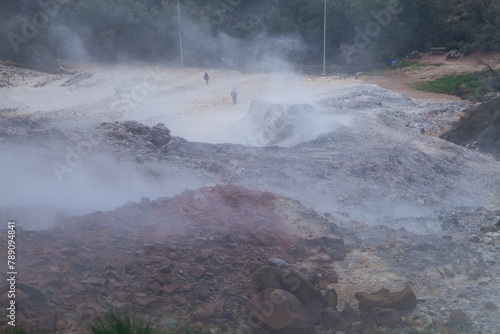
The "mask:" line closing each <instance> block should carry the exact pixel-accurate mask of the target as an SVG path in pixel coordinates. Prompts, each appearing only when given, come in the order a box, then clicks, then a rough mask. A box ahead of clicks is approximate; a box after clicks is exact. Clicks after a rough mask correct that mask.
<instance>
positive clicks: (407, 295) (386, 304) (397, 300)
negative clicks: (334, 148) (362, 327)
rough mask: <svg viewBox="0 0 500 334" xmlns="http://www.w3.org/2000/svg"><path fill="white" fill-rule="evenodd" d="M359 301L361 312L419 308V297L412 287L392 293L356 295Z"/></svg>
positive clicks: (359, 293) (384, 291)
mask: <svg viewBox="0 0 500 334" xmlns="http://www.w3.org/2000/svg"><path fill="white" fill-rule="evenodd" d="M354 297H356V299H357V300H359V310H360V311H362V312H371V313H374V309H383V308H392V309H395V310H413V309H414V308H415V307H417V297H416V296H415V293H414V292H413V290H412V288H411V287H409V286H408V287H406V288H404V289H403V290H401V291H396V292H390V291H389V290H388V289H380V290H379V291H377V292H374V293H366V292H358V293H356V294H355V295H354Z"/></svg>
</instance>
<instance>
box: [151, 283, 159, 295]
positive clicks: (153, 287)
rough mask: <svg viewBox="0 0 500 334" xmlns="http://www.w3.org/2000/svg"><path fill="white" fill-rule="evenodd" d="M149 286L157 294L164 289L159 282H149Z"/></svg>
mask: <svg viewBox="0 0 500 334" xmlns="http://www.w3.org/2000/svg"><path fill="white" fill-rule="evenodd" d="M148 288H149V289H150V290H151V292H153V293H154V294H155V295H159V294H160V293H161V291H162V287H161V286H160V284H158V283H153V284H149V285H148Z"/></svg>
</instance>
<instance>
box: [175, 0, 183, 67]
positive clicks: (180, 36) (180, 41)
mask: <svg viewBox="0 0 500 334" xmlns="http://www.w3.org/2000/svg"><path fill="white" fill-rule="evenodd" d="M177 20H178V21H179V45H180V49H181V67H184V57H183V56H182V33H181V7H180V5H179V0H177Z"/></svg>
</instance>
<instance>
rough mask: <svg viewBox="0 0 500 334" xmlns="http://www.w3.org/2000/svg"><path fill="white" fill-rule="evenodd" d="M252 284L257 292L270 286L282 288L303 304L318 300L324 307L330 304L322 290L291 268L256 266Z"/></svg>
mask: <svg viewBox="0 0 500 334" xmlns="http://www.w3.org/2000/svg"><path fill="white" fill-rule="evenodd" d="M252 285H253V289H254V292H255V293H259V292H260V291H262V290H265V289H270V288H271V289H282V290H285V291H287V292H289V293H291V294H293V295H294V296H295V297H296V298H298V300H299V301H300V302H301V303H303V304H307V303H312V302H318V303H320V304H321V305H322V306H323V307H326V306H329V305H328V302H327V300H326V298H325V297H324V296H323V295H322V294H321V292H320V291H319V290H317V289H316V288H314V287H313V286H312V285H311V284H310V283H309V282H307V281H306V280H305V279H304V278H303V277H302V276H300V275H299V274H298V273H297V272H295V271H294V270H292V269H291V268H285V269H283V268H279V267H273V266H266V265H263V266H260V267H259V266H254V267H253V272H252ZM335 306H336V305H335Z"/></svg>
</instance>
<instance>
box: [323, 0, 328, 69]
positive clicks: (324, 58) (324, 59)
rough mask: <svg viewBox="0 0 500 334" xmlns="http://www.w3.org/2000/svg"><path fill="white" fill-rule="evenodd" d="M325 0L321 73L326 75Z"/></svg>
mask: <svg viewBox="0 0 500 334" xmlns="http://www.w3.org/2000/svg"><path fill="white" fill-rule="evenodd" d="M327 1H328V0H325V10H324V15H325V16H324V18H323V74H322V75H326V2H327Z"/></svg>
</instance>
